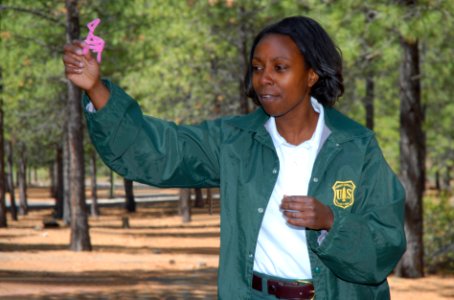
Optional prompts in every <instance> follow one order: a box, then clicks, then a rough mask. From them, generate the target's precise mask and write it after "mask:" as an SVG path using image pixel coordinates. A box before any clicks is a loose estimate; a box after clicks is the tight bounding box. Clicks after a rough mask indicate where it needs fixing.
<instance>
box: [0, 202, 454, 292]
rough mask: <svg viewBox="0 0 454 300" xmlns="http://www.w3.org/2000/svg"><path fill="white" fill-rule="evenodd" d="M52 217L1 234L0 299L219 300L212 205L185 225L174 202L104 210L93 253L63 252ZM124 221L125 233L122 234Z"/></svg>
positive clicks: (398, 285) (450, 287)
mask: <svg viewBox="0 0 454 300" xmlns="http://www.w3.org/2000/svg"><path fill="white" fill-rule="evenodd" d="M32 201H33V200H32ZM50 214H51V210H50V209H40V210H32V211H31V212H30V213H29V214H28V215H27V216H25V217H21V218H20V220H19V221H18V222H14V221H12V220H9V228H6V229H0V299H215V298H216V272H217V265H218V254H219V208H218V206H217V205H215V208H214V213H213V214H212V215H210V214H208V208H203V209H193V220H192V222H191V223H188V224H183V223H182V222H181V217H179V216H178V215H177V214H178V207H177V202H160V203H141V204H139V205H138V212H137V213H134V214H129V215H128V214H127V213H125V212H124V210H123V209H122V208H121V207H118V206H117V207H102V208H101V216H100V217H98V218H90V228H91V229H90V235H91V243H92V245H93V251H92V252H79V253H75V252H71V251H69V250H68V244H69V239H70V231H69V229H68V228H67V227H65V226H60V227H58V228H43V219H45V218H48V217H49V216H50ZM123 217H128V218H129V225H130V228H128V229H125V228H122V219H123ZM60 225H63V224H61V223H60ZM389 282H390V286H391V295H392V299H393V300H407V299H415V300H416V299H418V300H437V299H440V300H442V299H454V277H443V276H428V277H426V278H423V279H417V280H408V279H400V278H395V277H393V276H390V278H389Z"/></svg>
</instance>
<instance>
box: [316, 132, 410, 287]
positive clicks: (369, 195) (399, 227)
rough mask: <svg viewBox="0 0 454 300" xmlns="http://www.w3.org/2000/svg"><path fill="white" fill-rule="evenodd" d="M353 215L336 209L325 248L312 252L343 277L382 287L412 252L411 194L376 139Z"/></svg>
mask: <svg viewBox="0 0 454 300" xmlns="http://www.w3.org/2000/svg"><path fill="white" fill-rule="evenodd" d="M359 182H360V185H359V187H358V193H357V194H356V197H358V199H356V200H355V202H356V203H355V204H356V207H355V208H354V209H352V211H345V210H343V209H335V208H333V209H332V210H333V213H334V223H333V226H332V228H331V229H330V231H329V233H328V235H327V236H326V238H325V239H324V241H323V242H322V243H321V245H318V244H315V243H312V244H311V248H312V249H313V250H314V252H315V253H316V254H317V256H318V257H319V258H320V260H322V262H323V263H324V264H325V265H326V266H327V267H328V268H329V269H330V270H331V271H332V272H333V273H334V274H335V275H336V276H338V277H339V278H341V279H343V280H345V281H350V282H354V283H360V284H378V283H380V282H382V281H383V280H385V279H386V277H387V276H388V275H389V274H390V273H391V271H392V270H393V268H394V267H395V265H396V264H397V262H398V261H399V259H400V257H401V256H402V254H403V252H404V251H405V248H406V240H405V232H404V209H405V207H404V204H405V191H404V189H403V187H402V185H401V184H400V182H399V180H398V179H397V177H396V175H395V174H394V173H393V172H392V170H391V169H390V167H389V166H388V164H387V163H386V161H385V159H384V157H383V154H382V152H381V150H380V148H379V147H378V144H377V141H376V140H375V138H372V139H371V140H370V142H369V145H368V147H367V150H366V153H365V160H364V165H363V168H362V174H361V179H360V181H359Z"/></svg>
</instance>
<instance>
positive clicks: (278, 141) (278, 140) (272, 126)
mask: <svg viewBox="0 0 454 300" xmlns="http://www.w3.org/2000/svg"><path fill="white" fill-rule="evenodd" d="M311 104H312V108H313V109H314V111H316V112H317V113H319V116H318V121H317V126H316V127H315V131H314V133H313V134H312V137H311V138H310V139H309V140H307V141H304V142H303V143H301V144H300V145H296V147H299V146H303V147H308V148H309V147H311V148H312V147H313V148H315V149H318V148H319V146H320V141H321V139H322V133H323V129H324V127H325V113H324V108H323V105H321V104H320V103H319V102H318V101H317V99H315V98H314V97H311ZM265 128H266V130H267V131H268V132H269V134H270V136H271V139H272V140H273V143H274V145H275V146H276V147H278V146H283V145H286V146H294V147H295V145H291V144H289V143H288V142H287V141H286V140H285V139H284V138H283V137H282V136H281V135H280V134H279V131H278V130H277V127H276V120H275V118H274V117H270V118H269V119H268V121H267V122H266V123H265Z"/></svg>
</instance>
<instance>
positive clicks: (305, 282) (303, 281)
mask: <svg viewBox="0 0 454 300" xmlns="http://www.w3.org/2000/svg"><path fill="white" fill-rule="evenodd" d="M295 281H296V282H298V283H302V284H311V283H312V281H310V280H300V279H296V280H295Z"/></svg>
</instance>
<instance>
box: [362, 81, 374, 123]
mask: <svg viewBox="0 0 454 300" xmlns="http://www.w3.org/2000/svg"><path fill="white" fill-rule="evenodd" d="M364 108H365V110H366V127H367V128H369V129H370V130H374V77H373V75H372V74H371V72H369V74H367V75H366V95H365V97H364Z"/></svg>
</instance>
